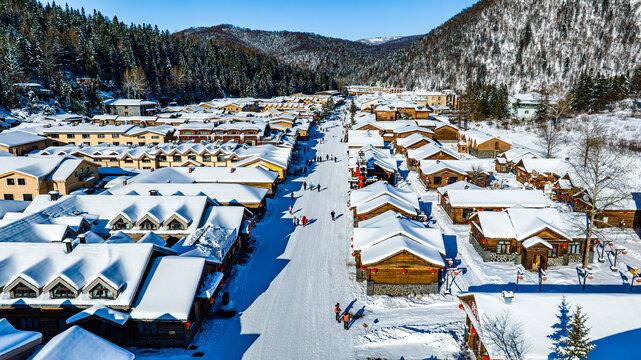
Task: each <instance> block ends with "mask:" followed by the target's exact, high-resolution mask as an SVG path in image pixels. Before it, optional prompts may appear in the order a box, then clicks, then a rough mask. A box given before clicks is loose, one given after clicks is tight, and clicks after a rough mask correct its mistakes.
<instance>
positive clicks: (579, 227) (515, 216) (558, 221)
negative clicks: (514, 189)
mask: <svg viewBox="0 0 641 360" xmlns="http://www.w3.org/2000/svg"><path fill="white" fill-rule="evenodd" d="M474 216H476V217H478V219H479V224H480V227H481V228H482V230H483V235H484V236H485V237H488V238H496V239H516V240H518V241H523V240H525V239H528V238H530V237H532V235H534V234H536V233H538V232H539V231H541V230H544V229H550V230H551V231H554V232H555V233H557V234H559V235H560V236H562V237H564V238H565V239H567V240H572V239H575V238H582V237H584V236H585V227H586V220H587V218H586V215H585V214H583V213H566V212H559V211H558V210H557V209H554V208H543V209H527V208H524V207H521V206H515V207H512V208H509V209H507V210H506V211H499V212H497V211H479V212H478V213H476V214H475V215H474ZM524 245H525V243H524Z"/></svg>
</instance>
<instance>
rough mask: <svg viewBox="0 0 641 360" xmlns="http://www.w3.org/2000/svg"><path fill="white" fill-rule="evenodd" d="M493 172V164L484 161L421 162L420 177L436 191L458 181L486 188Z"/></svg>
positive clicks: (428, 186) (427, 186) (426, 185)
mask: <svg viewBox="0 0 641 360" xmlns="http://www.w3.org/2000/svg"><path fill="white" fill-rule="evenodd" d="M493 170H494V166H493V163H492V162H491V161H489V160H484V159H470V160H439V159H437V160H421V162H420V163H419V168H418V175H419V179H420V180H421V182H422V183H423V185H425V187H426V188H428V189H436V188H439V187H441V186H444V185H448V184H453V183H455V182H457V181H468V182H470V183H473V184H475V185H478V186H481V187H486V186H488V185H489V180H490V174H491V172H492V171H493Z"/></svg>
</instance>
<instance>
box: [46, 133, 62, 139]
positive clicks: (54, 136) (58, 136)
mask: <svg viewBox="0 0 641 360" xmlns="http://www.w3.org/2000/svg"><path fill="white" fill-rule="evenodd" d="M49 137H50V138H52V139H60V135H59V134H49Z"/></svg>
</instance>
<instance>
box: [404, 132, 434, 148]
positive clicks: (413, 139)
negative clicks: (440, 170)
mask: <svg viewBox="0 0 641 360" xmlns="http://www.w3.org/2000/svg"><path fill="white" fill-rule="evenodd" d="M421 141H427V142H428V143H433V142H434V141H433V140H432V139H430V138H428V137H425V136H423V135H422V134H419V133H415V134H412V135H410V136H407V137H404V138H397V139H396V145H398V146H402V147H409V146H412V145H414V144H416V143H419V142H421Z"/></svg>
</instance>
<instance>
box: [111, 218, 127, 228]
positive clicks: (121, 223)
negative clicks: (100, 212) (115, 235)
mask: <svg viewBox="0 0 641 360" xmlns="http://www.w3.org/2000/svg"><path fill="white" fill-rule="evenodd" d="M130 227H131V224H129V223H128V222H126V221H124V220H123V219H118V221H116V222H115V223H114V224H113V226H112V228H113V229H114V230H129V228H130Z"/></svg>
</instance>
